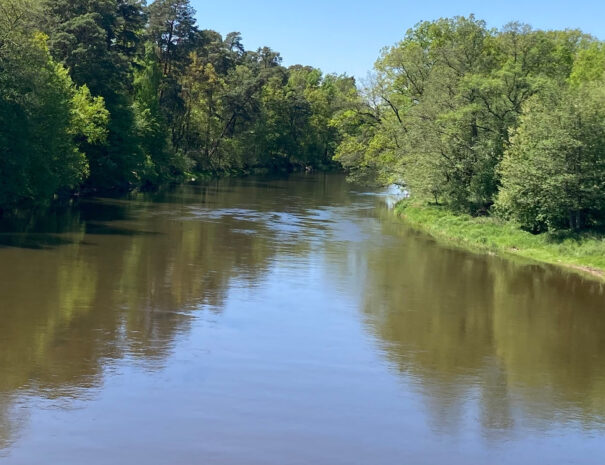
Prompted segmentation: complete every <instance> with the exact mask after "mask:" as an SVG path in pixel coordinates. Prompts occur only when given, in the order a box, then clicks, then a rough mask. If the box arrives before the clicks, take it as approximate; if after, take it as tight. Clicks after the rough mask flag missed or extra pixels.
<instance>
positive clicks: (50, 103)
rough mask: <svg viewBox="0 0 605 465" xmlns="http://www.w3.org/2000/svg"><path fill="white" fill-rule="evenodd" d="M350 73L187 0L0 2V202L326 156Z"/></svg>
mask: <svg viewBox="0 0 605 465" xmlns="http://www.w3.org/2000/svg"><path fill="white" fill-rule="evenodd" d="M356 101H357V89H356V86H355V82H354V80H353V79H352V78H350V77H346V76H337V75H327V76H324V75H322V73H321V72H320V71H319V70H317V69H314V68H311V67H305V66H292V67H290V68H285V67H283V66H282V65H281V57H280V55H279V54H278V53H277V52H275V51H273V50H271V49H270V48H267V47H265V48H260V49H258V50H256V51H248V50H245V48H244V46H243V44H242V37H241V36H240V34H239V33H237V32H233V33H230V34H228V35H227V36H226V37H222V36H221V35H220V34H219V33H217V32H215V31H212V30H203V29H201V28H200V27H199V26H198V25H197V23H196V20H195V12H194V10H193V8H192V7H191V5H190V4H189V1H188V0H156V1H154V2H151V3H150V4H149V5H147V4H146V2H145V1H144V0H78V1H73V0H0V208H16V207H19V206H22V205H32V204H39V203H47V202H49V201H50V200H52V199H53V198H54V197H56V196H58V195H68V194H71V193H73V192H75V191H78V190H81V189H89V190H90V189H93V190H99V189H103V190H106V189H129V188H133V187H145V186H156V185H159V184H162V183H165V182H170V181H180V180H183V179H184V178H185V176H189V175H191V173H199V172H206V173H208V172H213V173H221V172H232V171H236V172H243V171H252V170H257V171H262V170H276V169H280V170H287V169H290V168H292V167H294V166H300V167H309V166H311V167H327V166H330V165H331V164H332V163H333V161H332V159H333V155H334V153H335V151H336V148H337V146H338V144H339V131H338V128H337V127H335V126H334V125H331V124H329V123H330V121H331V120H332V119H333V117H334V115H335V114H337V113H338V112H340V111H341V110H342V109H343V108H345V107H346V106H347V105H349V104H350V103H351V102H353V103H355V102H356Z"/></svg>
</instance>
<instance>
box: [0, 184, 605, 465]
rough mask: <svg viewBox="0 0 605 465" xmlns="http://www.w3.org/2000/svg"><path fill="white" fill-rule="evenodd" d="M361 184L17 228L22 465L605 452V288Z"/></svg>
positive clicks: (195, 195) (13, 455) (514, 458)
mask: <svg viewBox="0 0 605 465" xmlns="http://www.w3.org/2000/svg"><path fill="white" fill-rule="evenodd" d="M389 200H390V197H389V194H388V193H383V192H367V191H365V190H364V189H362V188H358V187H355V186H353V185H349V184H347V183H346V182H345V179H344V177H343V176H340V175H320V174H313V175H293V176H291V177H290V178H289V179H286V178H277V179H276V178H243V179H236V180H233V179H225V180H219V181H211V182H208V183H206V184H204V185H198V186H185V187H181V188H178V189H175V190H172V191H169V192H164V193H158V194H153V195H149V194H148V195H142V194H139V195H133V196H131V197H130V198H127V199H110V198H104V199H95V200H83V201H81V202H80V204H79V205H78V206H77V207H74V208H72V209H70V210H68V211H63V212H57V213H56V214H54V215H46V216H44V217H41V218H36V219H32V220H28V221H17V220H13V221H8V220H4V222H3V223H1V224H0V231H1V233H0V464H2V465H5V464H6V465H9V464H10V465H13V464H24V465H31V464H45V465H48V464H61V465H71V464H78V465H81V464H87V465H97V464H99V465H100V464H112V465H116V464H125V465H126V464H146V465H155V464H158V465H160V464H162V465H165V464H170V465H179V464H183V465H190V464H202V463H203V464H210V465H214V464H216V465H223V464H224V465H252V464H258V465H296V464H301V465H302V464H313V465H323V464H325V465H340V464H342V465H344V464H360V465H362V464H363V465H390V464H393V465H395V464H397V465H398V464H403V463H409V464H448V465H453V464H464V465H469V464H491V465H494V464H515V465H520V464H528V465H529V464H531V465H535V464H538V463H545V464H550V465H553V464H568V463H579V464H580V463H581V464H602V463H603V462H604V461H605V306H604V302H605V295H604V291H605V289H604V286H603V285H601V284H599V283H597V282H593V281H590V280H588V279H586V278H584V277H581V276H579V275H575V274H571V273H568V272H565V271H562V270H559V269H556V268H553V267H547V266H541V265H536V264H532V263H523V262H513V261H510V260H506V259H502V258H498V257H494V256H487V255H476V254H471V253H468V252H464V251H461V250H458V249H455V248H450V247H445V246H443V245H440V244H437V243H435V241H433V240H431V239H430V238H427V237H425V236H424V235H423V234H420V233H417V232H414V231H412V230H410V229H409V228H407V227H406V226H405V225H404V224H402V222H401V221H400V220H398V219H397V218H395V217H394V215H393V213H392V212H391V211H390V210H389V209H388V206H387V204H388V203H389V202H388V201H389Z"/></svg>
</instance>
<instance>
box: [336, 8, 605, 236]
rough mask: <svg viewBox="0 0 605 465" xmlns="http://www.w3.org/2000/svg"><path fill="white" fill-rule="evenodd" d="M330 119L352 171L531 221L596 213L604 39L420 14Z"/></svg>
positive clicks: (590, 224)
mask: <svg viewBox="0 0 605 465" xmlns="http://www.w3.org/2000/svg"><path fill="white" fill-rule="evenodd" d="M334 125H335V126H337V127H338V128H339V129H340V130H341V131H342V132H343V137H344V139H343V141H342V143H341V145H340V146H339V148H338V153H337V158H338V159H339V160H340V161H341V162H342V163H343V164H344V165H345V166H346V167H348V168H349V169H351V170H352V173H353V175H354V176H356V177H357V178H371V179H376V178H377V179H379V180H380V181H381V182H384V183H387V182H397V183H401V184H403V185H405V187H406V188H407V189H408V191H409V192H410V194H411V195H412V196H413V197H416V198H419V199H425V200H427V201H431V202H435V203H439V204H445V205H447V206H448V207H449V208H451V209H453V210H456V211H462V212H468V213H471V214H473V215H485V214H497V215H499V216H501V217H504V218H507V219H511V220H515V221H517V222H518V223H520V224H521V225H522V227H524V228H525V229H528V230H530V231H533V232H542V231H547V230H557V229H572V230H578V229H584V228H594V227H598V226H601V225H603V223H604V222H605V44H604V43H603V42H600V41H598V40H596V39H595V38H593V37H591V36H588V35H586V34H583V33H581V32H580V31H577V30H565V31H540V30H534V29H532V28H530V27H529V26H526V25H523V24H518V23H512V24H509V25H508V26H506V27H504V28H503V29H501V30H493V29H488V28H487V27H486V25H485V23H484V22H483V21H479V20H477V19H475V18H474V17H473V16H470V17H456V18H453V19H440V20H437V21H433V22H423V23H420V24H418V25H417V26H416V27H414V28H413V29H411V30H410V31H408V33H407V34H406V36H405V38H404V39H403V40H402V41H401V42H400V43H398V44H397V45H395V46H393V47H390V48H388V49H385V50H384V51H383V53H382V55H381V57H380V58H379V60H378V61H377V62H376V66H375V72H374V74H373V77H372V79H371V80H370V82H368V84H367V85H366V86H365V88H364V90H363V95H362V96H360V98H359V100H358V102H357V105H356V107H354V108H353V107H351V108H350V109H348V110H346V111H343V112H341V113H340V114H338V115H336V116H335V119H334Z"/></svg>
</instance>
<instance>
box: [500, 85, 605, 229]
mask: <svg viewBox="0 0 605 465" xmlns="http://www.w3.org/2000/svg"><path fill="white" fill-rule="evenodd" d="M500 170H501V174H502V190H501V192H500V194H499V198H498V203H497V207H498V208H499V210H500V211H502V212H504V213H505V214H507V215H508V216H509V217H511V218H513V219H515V220H516V221H518V222H519V223H520V224H521V225H522V226H523V227H524V228H526V229H528V230H530V231H533V232H541V231H545V230H556V229H565V228H569V229H573V230H578V229H581V228H583V227H587V226H590V225H593V224H594V223H595V222H598V221H602V219H603V213H604V212H605V86H603V84H602V83H599V84H588V85H586V86H583V87H582V88H581V89H579V90H567V91H566V90H562V89H559V88H556V89H554V90H553V91H552V92H550V93H549V94H548V95H545V96H542V97H539V98H533V99H531V100H530V101H529V102H528V104H527V105H526V106H525V108H524V113H523V116H522V118H521V124H520V126H519V128H518V129H517V130H516V131H515V132H514V133H513V136H512V140H511V146H510V148H509V149H508V150H507V152H506V154H505V157H504V160H503V162H502V166H501V168H500Z"/></svg>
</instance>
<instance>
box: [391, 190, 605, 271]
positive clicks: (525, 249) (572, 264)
mask: <svg viewBox="0 0 605 465" xmlns="http://www.w3.org/2000/svg"><path fill="white" fill-rule="evenodd" d="M395 211H396V212H397V214H398V215H399V216H401V217H402V218H403V219H404V220H405V221H406V223H408V224H409V225H410V226H412V227H414V228H416V229H421V230H423V231H425V232H427V233H429V234H430V235H431V236H433V237H435V238H436V239H439V240H444V241H447V242H450V243H455V244H458V245H461V246H464V247H466V248H470V249H474V250H481V251H487V252H495V253H504V254H513V255H516V256H520V257H525V258H529V259H532V260H537V261H540V262H545V263H552V264H555V265H561V266H565V267H568V268H572V269H574V270H577V271H581V272H584V273H589V274H591V275H593V276H599V277H601V278H602V279H605V236H603V235H601V234H595V233H580V234H571V233H569V234H563V233H561V234H538V235H534V234H531V233H529V232H526V231H523V230H521V229H520V228H519V227H518V226H517V225H515V224H513V223H508V222H504V221H500V220H498V219H495V218H489V217H481V218H474V217H472V216H469V215H463V214H457V213H452V212H451V211H449V210H447V209H446V208H444V207H440V206H431V205H423V204H419V203H415V202H412V201H410V200H404V201H402V202H400V203H399V204H398V205H397V207H396V209H395Z"/></svg>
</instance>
